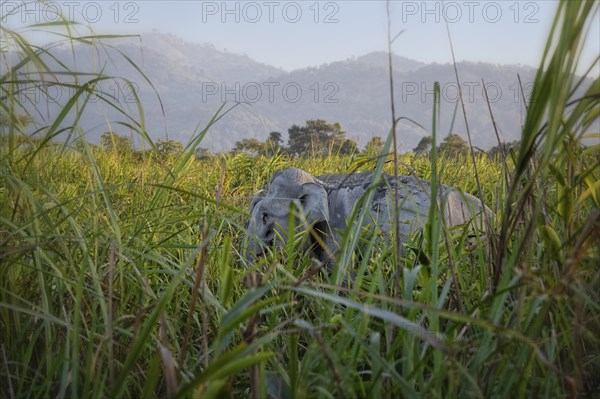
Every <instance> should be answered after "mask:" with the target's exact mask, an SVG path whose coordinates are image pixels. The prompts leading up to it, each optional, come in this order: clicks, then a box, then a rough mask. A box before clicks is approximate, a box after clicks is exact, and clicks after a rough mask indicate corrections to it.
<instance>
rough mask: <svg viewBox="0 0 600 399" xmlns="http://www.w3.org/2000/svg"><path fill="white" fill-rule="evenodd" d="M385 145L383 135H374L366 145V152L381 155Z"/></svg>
mask: <svg viewBox="0 0 600 399" xmlns="http://www.w3.org/2000/svg"><path fill="white" fill-rule="evenodd" d="M384 145H385V141H383V139H382V138H381V137H379V136H373V138H371V140H369V142H368V143H367V145H366V146H365V152H366V153H367V154H369V155H371V156H375V155H379V154H381V151H383V146H384Z"/></svg>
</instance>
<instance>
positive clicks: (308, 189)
mask: <svg viewBox="0 0 600 399" xmlns="http://www.w3.org/2000/svg"><path fill="white" fill-rule="evenodd" d="M300 203H301V204H302V207H303V208H304V214H305V215H306V220H307V221H308V222H309V223H310V224H314V223H319V222H329V206H328V205H327V191H325V189H324V188H323V186H320V185H318V184H315V183H304V184H303V185H302V194H301V196H300Z"/></svg>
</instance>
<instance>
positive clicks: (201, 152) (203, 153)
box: [194, 147, 212, 160]
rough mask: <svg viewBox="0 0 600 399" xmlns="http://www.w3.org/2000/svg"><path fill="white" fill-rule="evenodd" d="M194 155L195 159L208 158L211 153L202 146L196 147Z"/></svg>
mask: <svg viewBox="0 0 600 399" xmlns="http://www.w3.org/2000/svg"><path fill="white" fill-rule="evenodd" d="M194 155H195V156H196V159H198V160H206V159H210V157H211V156H212V154H211V152H210V151H209V150H208V148H204V147H198V148H196V151H195V153H194Z"/></svg>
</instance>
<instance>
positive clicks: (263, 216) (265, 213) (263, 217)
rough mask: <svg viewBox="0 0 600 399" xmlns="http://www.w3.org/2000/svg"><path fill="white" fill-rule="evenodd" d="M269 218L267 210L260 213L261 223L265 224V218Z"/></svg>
mask: <svg viewBox="0 0 600 399" xmlns="http://www.w3.org/2000/svg"><path fill="white" fill-rule="evenodd" d="M268 218H269V215H268V214H267V212H263V214H262V222H263V224H267V219H268Z"/></svg>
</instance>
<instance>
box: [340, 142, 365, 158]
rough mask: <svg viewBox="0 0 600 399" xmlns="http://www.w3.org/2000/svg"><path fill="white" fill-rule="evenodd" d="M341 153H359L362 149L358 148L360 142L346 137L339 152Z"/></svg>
mask: <svg viewBox="0 0 600 399" xmlns="http://www.w3.org/2000/svg"><path fill="white" fill-rule="evenodd" d="M338 153H339V154H340V155H352V154H359V153H360V149H359V148H358V144H357V143H356V141H354V140H350V139H346V140H345V141H344V143H342V146H341V147H340V149H339V152H338Z"/></svg>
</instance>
